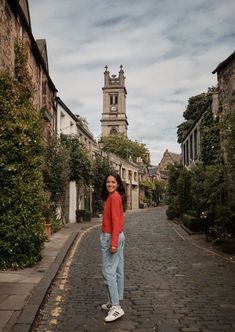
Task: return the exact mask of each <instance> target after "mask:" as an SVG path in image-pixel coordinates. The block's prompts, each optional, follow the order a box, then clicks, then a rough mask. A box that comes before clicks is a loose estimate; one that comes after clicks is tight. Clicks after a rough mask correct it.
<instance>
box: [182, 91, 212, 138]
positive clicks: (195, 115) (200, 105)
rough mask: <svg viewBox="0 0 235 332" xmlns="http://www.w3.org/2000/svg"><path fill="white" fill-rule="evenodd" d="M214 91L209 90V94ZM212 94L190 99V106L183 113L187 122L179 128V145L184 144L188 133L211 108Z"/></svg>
mask: <svg viewBox="0 0 235 332" xmlns="http://www.w3.org/2000/svg"><path fill="white" fill-rule="evenodd" d="M211 90H212V89H210V88H208V92H209V91H211ZM210 100H211V97H210V94H209V93H200V94H199V95H196V96H193V97H190V98H189V100H188V105H187V107H186V110H185V111H184V113H183V116H184V118H185V120H186V121H185V122H183V123H181V124H180V125H178V126H177V128H178V129H177V136H178V143H182V142H183V140H184V138H185V135H186V134H187V132H188V131H189V130H190V129H191V128H192V127H193V125H194V123H195V122H196V121H197V120H198V119H199V118H200V116H201V115H202V114H203V113H204V112H205V111H206V110H207V109H208V108H209V106H210Z"/></svg>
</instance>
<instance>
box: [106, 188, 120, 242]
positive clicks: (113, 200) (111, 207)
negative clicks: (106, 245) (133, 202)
mask: <svg viewBox="0 0 235 332" xmlns="http://www.w3.org/2000/svg"><path fill="white" fill-rule="evenodd" d="M123 224H124V215H123V207H122V198H121V196H120V194H119V193H118V192H117V191H115V192H114V193H112V194H111V195H109V196H108V198H107V200H106V201H105V203H104V211H103V223H102V232H104V233H110V234H112V240H111V246H112V247H118V239H119V234H120V233H121V232H122V230H123Z"/></svg>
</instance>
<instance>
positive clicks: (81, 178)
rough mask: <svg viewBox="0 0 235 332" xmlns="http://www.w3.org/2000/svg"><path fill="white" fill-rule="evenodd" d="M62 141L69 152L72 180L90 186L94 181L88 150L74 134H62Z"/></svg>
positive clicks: (70, 176) (70, 177)
mask: <svg viewBox="0 0 235 332" xmlns="http://www.w3.org/2000/svg"><path fill="white" fill-rule="evenodd" d="M61 143H62V145H64V147H65V148H66V149H67V150H68V152H69V179H70V181H76V183H77V184H80V185H88V186H89V185H90V184H91V183H92V169H91V161H90V159H89V156H88V152H87V150H86V149H85V147H84V146H83V144H82V143H81V142H80V141H79V138H78V137H76V136H73V135H61Z"/></svg>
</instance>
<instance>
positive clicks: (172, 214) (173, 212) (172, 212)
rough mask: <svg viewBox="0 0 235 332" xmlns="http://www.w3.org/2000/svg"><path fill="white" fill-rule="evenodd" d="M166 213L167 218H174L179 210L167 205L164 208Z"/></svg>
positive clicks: (177, 215)
mask: <svg viewBox="0 0 235 332" xmlns="http://www.w3.org/2000/svg"><path fill="white" fill-rule="evenodd" d="M166 215H167V218H168V219H169V220H172V219H175V218H176V217H179V210H177V209H176V208H175V207H174V206H172V205H169V206H168V208H167V210H166Z"/></svg>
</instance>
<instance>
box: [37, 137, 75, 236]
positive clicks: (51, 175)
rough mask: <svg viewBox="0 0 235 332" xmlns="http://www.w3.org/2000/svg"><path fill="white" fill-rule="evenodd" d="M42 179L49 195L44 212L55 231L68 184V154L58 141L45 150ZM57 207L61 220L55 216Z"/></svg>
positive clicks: (58, 223)
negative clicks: (59, 208)
mask: <svg viewBox="0 0 235 332" xmlns="http://www.w3.org/2000/svg"><path fill="white" fill-rule="evenodd" d="M43 177H44V183H45V189H46V191H47V192H48V193H49V195H48V196H49V197H48V201H47V203H46V204H47V206H45V211H46V212H47V213H48V214H49V215H48V218H49V219H50V223H51V224H52V229H53V231H55V230H58V229H59V228H60V226H61V223H62V222H63V219H64V206H65V193H66V188H67V186H68V183H69V152H68V150H66V149H65V147H64V146H63V145H62V144H61V142H60V140H59V139H55V140H54V141H52V142H51V144H50V145H49V146H48V147H47V148H46V149H45V165H44V169H43ZM58 205H59V206H60V207H61V220H59V219H60V218H58V216H57V208H58Z"/></svg>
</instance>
